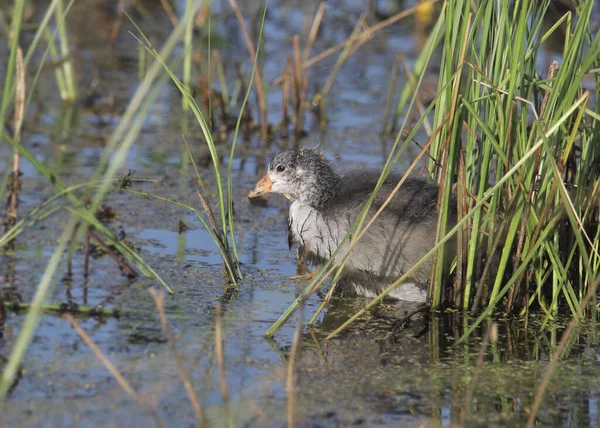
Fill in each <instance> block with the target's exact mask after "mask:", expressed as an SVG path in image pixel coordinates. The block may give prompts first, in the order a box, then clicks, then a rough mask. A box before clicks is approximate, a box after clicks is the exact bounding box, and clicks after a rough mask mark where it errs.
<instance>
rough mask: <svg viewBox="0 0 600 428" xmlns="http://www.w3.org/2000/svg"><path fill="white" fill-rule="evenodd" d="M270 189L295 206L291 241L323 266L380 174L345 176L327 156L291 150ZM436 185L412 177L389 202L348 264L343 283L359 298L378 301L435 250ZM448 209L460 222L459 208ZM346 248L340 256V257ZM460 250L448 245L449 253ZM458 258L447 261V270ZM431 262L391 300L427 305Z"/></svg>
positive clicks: (380, 198) (379, 200)
mask: <svg viewBox="0 0 600 428" xmlns="http://www.w3.org/2000/svg"><path fill="white" fill-rule="evenodd" d="M267 174H268V177H269V178H270V181H271V182H272V184H271V187H270V189H269V190H268V191H272V192H276V193H283V194H285V195H286V196H287V197H288V198H289V199H292V200H293V202H292V203H291V205H290V211H289V223H288V224H289V234H290V238H291V241H292V242H293V243H295V244H297V245H298V246H299V247H300V248H301V249H303V250H304V252H305V254H306V255H307V257H308V260H309V261H312V262H314V263H317V264H319V263H322V262H324V261H326V260H328V259H330V258H331V256H332V254H333V253H334V251H335V250H336V249H337V247H338V246H339V244H340V242H341V241H342V239H343V238H344V236H345V235H346V233H347V232H348V230H349V229H350V227H351V225H352V223H353V222H354V220H355V219H356V218H357V216H358V215H359V213H360V211H361V209H362V208H363V206H364V205H365V203H366V201H367V199H368V198H369V196H370V194H371V193H372V191H373V189H374V187H375V184H376V183H377V180H378V178H379V175H380V173H379V172H375V171H369V170H363V171H353V172H349V173H347V174H343V175H340V174H338V173H336V172H335V171H334V169H333V168H332V167H331V165H330V164H329V162H328V161H327V160H326V159H325V158H324V156H323V155H322V153H320V152H318V151H316V150H310V149H288V150H284V151H282V152H280V153H279V154H278V155H277V156H275V158H274V159H273V160H272V161H271V162H270V163H269V167H268V171H267ZM401 177H402V176H401V175H397V174H390V175H389V176H388V178H387V180H386V181H385V183H384V184H383V186H382V188H381V189H380V191H379V192H378V194H377V195H376V197H375V199H374V201H373V203H372V205H371V207H370V209H369V212H368V215H367V219H366V221H365V224H366V222H367V221H368V220H369V219H370V218H372V216H373V214H374V213H375V212H376V211H377V210H378V209H379V208H380V207H381V205H382V204H383V203H384V201H385V200H386V199H387V197H388V196H389V194H390V192H391V191H392V190H393V189H394V187H395V186H396V184H397V183H398V181H399V180H400V179H401ZM437 198H438V186H437V185H436V184H434V183H428V182H427V181H425V180H423V179H420V178H414V177H408V178H407V179H406V181H405V182H404V183H403V184H402V186H401V187H400V189H399V190H398V192H397V193H396V194H395V195H394V197H393V198H392V200H391V202H390V203H389V204H388V205H387V207H386V208H385V209H384V210H383V212H382V213H381V215H380V216H379V217H378V218H377V219H376V220H375V222H374V223H373V225H372V226H371V227H370V228H369V229H368V230H367V232H366V233H365V235H364V236H363V237H362V238H361V239H360V241H359V242H358V244H357V245H356V246H355V247H354V248H353V249H352V251H351V252H350V255H349V257H348V259H347V262H346V265H345V268H344V271H343V275H342V283H343V284H346V285H347V286H349V288H350V289H353V290H354V291H355V292H356V293H357V294H359V295H364V296H369V297H373V296H375V295H377V294H379V293H380V292H381V291H383V290H384V289H385V288H387V287H388V286H389V285H390V284H391V283H392V282H393V281H395V280H396V279H397V278H399V277H400V276H401V275H403V274H404V273H405V272H406V271H408V270H409V269H410V268H411V267H412V266H413V265H414V264H415V263H417V262H418V261H419V260H420V259H421V258H422V257H423V256H424V255H425V254H426V253H427V252H428V251H430V250H431V248H433V246H434V244H435V236H436V230H437V218H438V213H437ZM451 205H452V206H451V207H450V210H451V211H450V212H451V213H452V215H450V222H451V223H452V224H454V223H455V218H456V215H455V213H456V205H455V202H454V201H453V202H452V204H451ZM347 245H348V243H346V244H344V248H342V250H341V251H340V252H339V254H343V252H344V251H345V249H346V247H347ZM454 245H455V244H453V243H452V242H450V243H449V245H447V246H446V247H447V248H448V249H450V252H451V251H452V250H451V249H452V248H453V247H454ZM452 258H453V254H448V256H447V257H445V261H446V263H445V264H446V265H447V266H449V263H450V262H451V261H452ZM431 265H432V263H431V258H430V259H428V261H426V262H425V263H424V264H423V265H421V267H420V268H419V269H418V270H416V271H415V272H414V273H413V274H412V275H411V278H410V279H409V280H407V281H406V282H405V283H404V284H401V285H400V286H399V287H397V288H396V289H395V290H394V291H393V292H392V293H391V294H390V296H391V297H396V298H399V299H402V300H412V301H424V300H425V298H426V285H427V282H428V279H429V275H430V271H431Z"/></svg>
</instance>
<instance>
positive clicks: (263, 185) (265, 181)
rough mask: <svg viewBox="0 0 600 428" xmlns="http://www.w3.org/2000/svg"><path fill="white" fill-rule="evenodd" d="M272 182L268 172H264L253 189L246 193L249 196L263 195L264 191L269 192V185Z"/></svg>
mask: <svg viewBox="0 0 600 428" xmlns="http://www.w3.org/2000/svg"><path fill="white" fill-rule="evenodd" d="M272 185H273V182H272V181H271V177H269V172H268V171H267V172H265V175H263V178H261V179H260V180H259V181H258V183H256V185H255V186H254V189H252V190H251V191H250V193H248V197H249V198H256V197H257V196H260V195H264V194H265V193H269V192H270V191H271V186H272Z"/></svg>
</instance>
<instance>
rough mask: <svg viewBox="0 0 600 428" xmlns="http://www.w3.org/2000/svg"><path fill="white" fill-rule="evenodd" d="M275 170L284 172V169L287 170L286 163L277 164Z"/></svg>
mask: <svg viewBox="0 0 600 428" xmlns="http://www.w3.org/2000/svg"><path fill="white" fill-rule="evenodd" d="M275 171H277V172H283V171H285V166H284V165H277V168H275Z"/></svg>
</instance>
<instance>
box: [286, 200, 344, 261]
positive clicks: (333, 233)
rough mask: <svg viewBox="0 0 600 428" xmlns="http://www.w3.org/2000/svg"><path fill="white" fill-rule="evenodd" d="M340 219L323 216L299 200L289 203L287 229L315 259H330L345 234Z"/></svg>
mask: <svg viewBox="0 0 600 428" xmlns="http://www.w3.org/2000/svg"><path fill="white" fill-rule="evenodd" d="M340 221H341V220H337V219H334V218H325V217H324V216H323V213H322V212H321V211H319V210H317V209H315V208H313V207H311V206H310V205H306V204H304V203H302V202H301V201H299V200H295V201H294V202H292V204H291V205H290V214H289V231H290V234H291V237H292V240H293V241H294V242H295V243H296V244H297V245H299V246H301V247H303V248H304V249H305V251H308V252H310V253H311V255H312V256H313V257H316V258H317V259H321V260H327V259H330V258H331V256H332V254H333V253H334V252H335V250H336V249H337V247H338V245H339V243H340V241H341V240H342V239H343V238H344V236H345V235H346V232H347V231H348V227H347V226H346V227H343V225H342V224H341V223H340Z"/></svg>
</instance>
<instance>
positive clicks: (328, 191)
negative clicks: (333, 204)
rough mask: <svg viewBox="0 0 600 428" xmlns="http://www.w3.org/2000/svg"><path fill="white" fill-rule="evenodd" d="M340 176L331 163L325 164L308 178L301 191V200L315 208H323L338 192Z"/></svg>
mask: <svg viewBox="0 0 600 428" xmlns="http://www.w3.org/2000/svg"><path fill="white" fill-rule="evenodd" d="M339 183H340V177H339V176H338V175H337V174H336V173H335V172H334V171H333V169H332V168H331V167H330V166H329V165H324V166H323V167H322V168H321V169H320V170H319V171H318V173H317V174H315V175H314V176H312V177H311V179H309V180H307V181H306V182H305V184H304V185H303V188H302V190H301V191H300V192H299V194H300V197H299V202H300V203H302V204H303V205H310V206H311V207H313V208H316V209H319V208H323V207H324V206H325V205H327V203H329V201H331V200H332V199H333V197H334V196H335V194H336V193H337V189H338V186H339Z"/></svg>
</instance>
